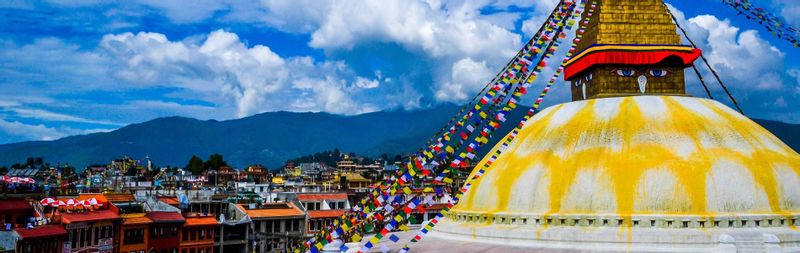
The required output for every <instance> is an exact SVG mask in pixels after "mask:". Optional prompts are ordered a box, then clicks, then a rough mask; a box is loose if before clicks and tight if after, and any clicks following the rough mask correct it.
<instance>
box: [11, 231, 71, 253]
mask: <svg viewBox="0 0 800 253" xmlns="http://www.w3.org/2000/svg"><path fill="white" fill-rule="evenodd" d="M14 232H15V233H16V237H17V238H16V240H17V241H16V247H15V252H18V253H35V252H41V253H62V247H63V246H64V242H65V241H66V240H67V235H68V233H67V230H66V229H64V226H61V225H43V226H38V227H32V228H16V229H14Z"/></svg>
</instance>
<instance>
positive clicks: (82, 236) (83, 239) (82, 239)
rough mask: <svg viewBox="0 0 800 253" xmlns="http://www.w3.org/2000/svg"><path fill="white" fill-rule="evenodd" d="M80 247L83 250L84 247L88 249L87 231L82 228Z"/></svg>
mask: <svg viewBox="0 0 800 253" xmlns="http://www.w3.org/2000/svg"><path fill="white" fill-rule="evenodd" d="M80 247H81V248H83V247H86V229H85V228H81V242H80Z"/></svg>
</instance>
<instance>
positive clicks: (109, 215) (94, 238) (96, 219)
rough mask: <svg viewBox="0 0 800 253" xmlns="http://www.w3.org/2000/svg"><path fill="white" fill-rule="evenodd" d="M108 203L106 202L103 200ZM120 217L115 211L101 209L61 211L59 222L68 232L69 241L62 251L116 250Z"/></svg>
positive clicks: (106, 203) (102, 252)
mask: <svg viewBox="0 0 800 253" xmlns="http://www.w3.org/2000/svg"><path fill="white" fill-rule="evenodd" d="M105 205H106V206H107V205H108V202H105ZM121 219H122V218H121V217H120V216H119V215H118V214H117V212H116V211H113V210H110V209H101V210H97V211H81V212H72V213H66V212H62V213H61V224H63V225H64V226H65V229H66V230H67V233H68V234H69V239H68V242H69V243H65V244H64V247H63V251H64V252H101V253H111V252H116V250H118V249H115V245H118V243H115V242H116V241H117V240H118V239H119V237H118V236H117V231H119V227H120V221H121Z"/></svg>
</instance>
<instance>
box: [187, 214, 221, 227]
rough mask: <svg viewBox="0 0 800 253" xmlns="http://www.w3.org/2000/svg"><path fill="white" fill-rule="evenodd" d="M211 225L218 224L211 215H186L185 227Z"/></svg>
mask: <svg viewBox="0 0 800 253" xmlns="http://www.w3.org/2000/svg"><path fill="white" fill-rule="evenodd" d="M207 225H212V226H216V225H219V223H218V222H217V219H216V218H214V217H213V216H204V217H186V225H184V226H187V227H190V226H207Z"/></svg>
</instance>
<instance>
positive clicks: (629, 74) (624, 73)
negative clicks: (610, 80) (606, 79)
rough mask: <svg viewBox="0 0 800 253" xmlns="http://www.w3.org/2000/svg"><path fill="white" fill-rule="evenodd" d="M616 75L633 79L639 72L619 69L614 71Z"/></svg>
mask: <svg viewBox="0 0 800 253" xmlns="http://www.w3.org/2000/svg"><path fill="white" fill-rule="evenodd" d="M614 73H616V74H617V75H619V76H624V77H632V76H635V75H636V74H637V73H638V71H636V70H635V69H618V70H614Z"/></svg>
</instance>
